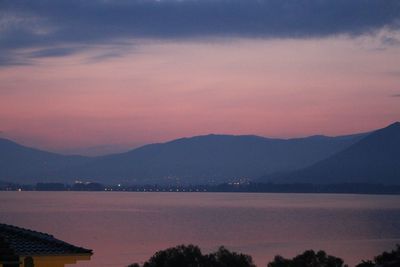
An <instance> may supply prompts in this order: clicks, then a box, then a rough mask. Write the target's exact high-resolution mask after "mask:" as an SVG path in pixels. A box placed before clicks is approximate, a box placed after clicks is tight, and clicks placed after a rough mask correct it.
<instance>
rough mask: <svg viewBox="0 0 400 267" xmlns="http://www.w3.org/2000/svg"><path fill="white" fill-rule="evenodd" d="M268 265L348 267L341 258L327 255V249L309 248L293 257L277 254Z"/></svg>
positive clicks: (277, 266) (269, 266) (282, 266)
mask: <svg viewBox="0 0 400 267" xmlns="http://www.w3.org/2000/svg"><path fill="white" fill-rule="evenodd" d="M268 267H347V265H345V264H344V263H343V260H342V259H341V258H337V257H334V256H330V255H327V254H326V252H325V251H322V250H320V251H318V252H317V253H315V252H314V250H307V251H305V252H303V254H300V255H298V256H296V257H294V258H293V259H291V260H290V259H285V258H284V257H282V256H275V258H274V260H273V261H272V262H270V263H268Z"/></svg>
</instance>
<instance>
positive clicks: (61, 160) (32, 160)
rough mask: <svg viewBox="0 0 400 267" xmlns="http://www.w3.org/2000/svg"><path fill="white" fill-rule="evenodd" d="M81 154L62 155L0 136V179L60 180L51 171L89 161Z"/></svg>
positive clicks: (17, 180) (23, 180)
mask: <svg viewBox="0 0 400 267" xmlns="http://www.w3.org/2000/svg"><path fill="white" fill-rule="evenodd" d="M89 160H90V159H89V158H86V157H81V156H64V155H60V154H56V153H50V152H46V151H42V150H39V149H34V148H29V147H25V146H22V145H19V144H17V143H15V142H13V141H10V140H8V139H3V138H0V180H3V181H8V182H19V183H31V182H37V181H60V180H62V179H59V177H56V176H55V175H54V174H53V173H54V172H55V171H56V170H60V169H64V168H69V167H72V166H76V165H79V164H83V163H85V162H87V161H89Z"/></svg>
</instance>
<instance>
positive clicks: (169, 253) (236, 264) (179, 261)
mask: <svg viewBox="0 0 400 267" xmlns="http://www.w3.org/2000/svg"><path fill="white" fill-rule="evenodd" d="M142 266H143V267H256V266H255V265H254V264H253V260H252V258H251V257H250V256H248V255H245V254H238V253H235V252H231V251H229V250H228V249H226V248H224V247H220V248H219V249H218V251H217V252H214V253H211V254H206V255H203V254H202V253H201V250H200V248H199V247H197V246H194V245H188V246H185V245H180V246H176V247H173V248H168V249H165V250H160V251H158V252H156V253H155V254H154V255H153V256H152V257H151V258H150V259H149V260H148V261H147V262H145V263H144V264H143V265H142ZM129 267H140V265H139V264H138V263H135V264H131V265H129Z"/></svg>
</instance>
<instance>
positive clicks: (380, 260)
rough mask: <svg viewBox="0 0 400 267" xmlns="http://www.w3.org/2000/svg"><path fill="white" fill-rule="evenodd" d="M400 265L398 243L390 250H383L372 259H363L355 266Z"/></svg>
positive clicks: (381, 266) (389, 266) (394, 266)
mask: <svg viewBox="0 0 400 267" xmlns="http://www.w3.org/2000/svg"><path fill="white" fill-rule="evenodd" d="M399 266H400V245H396V249H394V250H392V251H391V252H386V251H385V252H383V253H382V254H380V255H378V256H376V257H375V258H374V261H363V262H362V263H360V264H358V265H357V266H356V267H399Z"/></svg>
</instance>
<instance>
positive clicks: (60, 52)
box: [30, 47, 82, 58]
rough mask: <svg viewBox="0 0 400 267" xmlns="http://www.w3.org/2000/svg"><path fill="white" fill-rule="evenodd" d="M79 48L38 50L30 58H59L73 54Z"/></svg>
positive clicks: (79, 48)
mask: <svg viewBox="0 0 400 267" xmlns="http://www.w3.org/2000/svg"><path fill="white" fill-rule="evenodd" d="M81 49H82V48H81V47H74V48H72V47H57V48H46V49H39V50H36V51H33V52H31V53H30V57H32V58H41V57H61V56H68V55H71V54H73V53H74V52H75V51H77V50H81Z"/></svg>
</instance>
